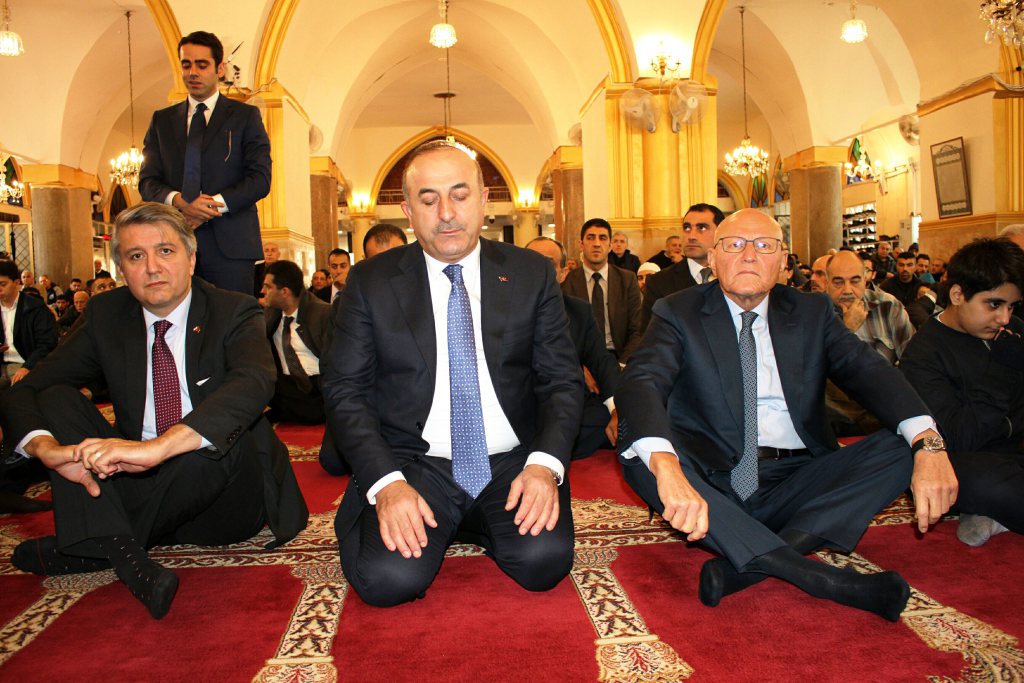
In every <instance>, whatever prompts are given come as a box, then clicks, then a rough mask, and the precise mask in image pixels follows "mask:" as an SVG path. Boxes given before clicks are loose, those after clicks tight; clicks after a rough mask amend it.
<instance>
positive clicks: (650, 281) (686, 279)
mask: <svg viewBox="0 0 1024 683" xmlns="http://www.w3.org/2000/svg"><path fill="white" fill-rule="evenodd" d="M696 284H700V283H698V282H697V281H696V280H694V279H693V275H692V274H691V273H690V264H689V259H685V258H684V259H683V260H682V261H680V262H679V263H673V264H672V265H671V266H669V267H668V268H666V269H665V270H662V271H660V272H657V273H654V274H653V275H648V276H647V281H646V282H645V283H644V310H643V326H644V329H645V330H646V329H647V326H648V325H650V324H651V309H652V308H654V302H655V301H657V300H658V299H661V298H662V297H666V296H668V295H669V294H675V293H676V292H681V291H683V290H684V289H689V288H690V287H693V286H694V285H696Z"/></svg>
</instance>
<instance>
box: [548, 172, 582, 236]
mask: <svg viewBox="0 0 1024 683" xmlns="http://www.w3.org/2000/svg"><path fill="white" fill-rule="evenodd" d="M551 187H552V189H553V191H554V195H555V202H554V219H555V221H554V222H555V237H556V238H557V239H558V241H559V242H561V243H562V244H564V245H565V248H566V250H567V251H568V252H569V253H570V255H574V254H576V253H577V252H578V251H579V246H578V245H579V234H580V227H582V225H583V221H584V220H585V219H584V217H583V169H582V168H556V169H554V170H552V171H551ZM570 245H575V246H570Z"/></svg>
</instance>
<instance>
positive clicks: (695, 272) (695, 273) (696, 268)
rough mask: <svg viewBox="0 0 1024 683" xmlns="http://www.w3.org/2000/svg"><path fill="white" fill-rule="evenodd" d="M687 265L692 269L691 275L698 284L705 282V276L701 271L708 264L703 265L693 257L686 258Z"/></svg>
mask: <svg viewBox="0 0 1024 683" xmlns="http://www.w3.org/2000/svg"><path fill="white" fill-rule="evenodd" d="M686 266H687V267H688V268H689V269H690V277H692V278H693V280H694V282H696V283H697V284H698V285H699V284H702V283H703V282H704V276H703V275H701V272H700V271H702V270H704V268H705V267H706V266H702V265H701V264H699V263H697V262H696V261H694V260H693V259H692V258H688V259H686Z"/></svg>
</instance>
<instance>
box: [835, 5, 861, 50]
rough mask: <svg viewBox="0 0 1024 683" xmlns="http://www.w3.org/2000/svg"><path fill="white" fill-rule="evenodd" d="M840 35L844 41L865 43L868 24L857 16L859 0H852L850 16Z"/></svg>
mask: <svg viewBox="0 0 1024 683" xmlns="http://www.w3.org/2000/svg"><path fill="white" fill-rule="evenodd" d="M839 37H840V38H841V39H842V40H843V42H844V43H850V44H851V45H853V44H855V43H863V42H864V39H865V38H867V37H868V25H867V24H865V23H864V22H863V21H861V20H860V19H858V18H857V0H850V18H849V19H847V20H846V21H845V22H843V30H842V32H841V33H840V34H839Z"/></svg>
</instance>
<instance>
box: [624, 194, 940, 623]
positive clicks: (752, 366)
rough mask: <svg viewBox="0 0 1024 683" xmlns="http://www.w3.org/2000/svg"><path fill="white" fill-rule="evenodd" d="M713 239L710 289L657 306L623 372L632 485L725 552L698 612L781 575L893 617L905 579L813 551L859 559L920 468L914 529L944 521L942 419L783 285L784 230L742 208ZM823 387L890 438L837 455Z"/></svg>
mask: <svg viewBox="0 0 1024 683" xmlns="http://www.w3.org/2000/svg"><path fill="white" fill-rule="evenodd" d="M715 237H716V240H715V247H714V249H713V250H712V251H711V252H710V253H709V262H710V263H711V267H712V268H713V269H714V272H715V275H716V277H717V282H711V283H708V284H704V285H700V286H697V287H691V288H690V289H688V290H686V291H684V292H681V293H679V294H677V295H675V296H673V297H669V298H665V299H662V300H661V301H659V302H658V303H657V304H655V306H654V317H653V319H652V320H651V325H650V327H649V328H648V330H647V334H646V335H645V336H644V340H643V342H642V343H641V345H640V347H639V348H638V349H637V351H636V353H635V354H634V355H633V357H632V358H631V359H630V362H629V364H628V365H627V366H626V371H625V374H624V375H623V378H622V383H621V384H620V386H619V390H618V393H617V394H616V408H617V410H618V412H619V442H618V445H619V448H620V449H621V455H622V459H623V470H624V474H625V478H626V481H627V482H629V484H630V485H631V486H632V487H633V488H634V489H635V490H636V491H637V493H639V494H640V495H641V496H642V497H643V498H644V500H646V501H647V502H648V504H649V505H651V506H652V507H653V508H654V509H655V510H657V511H659V512H661V514H662V516H663V517H664V518H665V520H666V521H668V522H669V524H671V525H672V526H673V527H674V528H676V529H678V530H680V531H682V532H683V533H685V534H687V537H688V538H689V540H691V541H701V542H703V543H704V544H705V545H706V546H708V547H709V548H710V549H712V550H714V551H715V552H717V553H719V554H721V555H722V556H723V557H721V558H716V559H712V560H709V561H708V562H706V563H705V564H704V566H703V568H702V570H701V576H700V592H699V595H700V599H701V601H702V602H703V603H704V604H705V605H708V606H711V607H713V606H715V605H717V604H718V602H719V601H720V600H721V599H722V598H723V597H724V596H726V595H729V594H731V593H734V592H736V591H739V590H743V589H744V588H747V587H748V586H751V585H753V584H755V583H757V582H758V581H760V580H761V579H763V578H765V577H766V576H773V577H776V578H780V579H782V580H784V581H787V582H789V583H792V584H794V585H796V586H797V587H799V588H801V589H802V590H804V591H806V592H807V593H809V594H811V595H814V596H815V597H819V598H826V599H829V600H833V601H835V602H838V603H840V604H844V605H848V606H851V607H856V608H859V609H863V610H867V611H870V612H872V613H875V614H878V615H880V616H882V617H884V618H886V619H889V620H891V621H896V620H897V619H898V618H899V615H900V613H901V611H902V610H903V607H904V606H905V604H906V602H907V598H908V597H909V595H910V589H909V587H908V586H907V583H906V582H905V581H904V580H903V579H902V577H900V576H899V575H898V574H896V573H895V572H883V573H880V574H872V575H868V576H865V575H861V574H857V573H854V572H843V571H839V570H837V569H835V568H834V567H831V566H828V565H825V564H822V563H820V562H814V561H812V560H810V559H808V558H806V557H804V556H805V555H806V554H808V553H811V552H813V551H814V550H817V549H818V548H821V547H825V546H828V547H832V548H839V549H841V550H844V551H847V552H849V551H851V550H853V548H854V547H855V546H856V545H857V542H858V540H859V539H860V537H861V535H862V534H863V533H864V530H865V528H867V525H868V523H869V522H870V521H871V519H872V517H873V516H874V515H875V513H877V512H878V511H879V510H880V509H882V508H883V507H884V506H885V505H887V504H888V503H890V502H891V501H892V500H893V499H894V498H895V497H896V496H897V495H899V494H900V493H901V492H902V491H903V490H904V489H905V488H906V487H907V485H908V484H911V474H912V473H913V480H912V484H911V485H912V487H913V490H914V494H915V503H916V506H917V513H916V514H917V521H918V528H919V529H920V530H921V531H925V530H927V528H928V526H929V524H932V523H935V522H937V521H938V520H939V517H940V516H941V514H942V513H943V512H945V511H946V510H948V509H949V507H950V505H952V503H953V501H954V499H955V495H956V477H955V476H954V474H953V470H952V467H951V466H950V464H949V459H948V457H947V455H946V453H945V450H944V444H943V443H942V440H941V438H940V437H939V435H938V433H937V432H936V431H935V423H934V420H932V418H931V417H930V416H929V415H928V411H927V408H926V407H925V406H924V404H923V403H922V402H921V399H919V398H918V396H917V394H916V393H914V390H913V389H912V388H911V387H910V385H909V384H907V382H906V381H905V380H903V379H902V377H901V376H900V373H899V372H897V371H896V369H895V368H893V367H892V366H891V365H890V364H889V363H887V362H886V361H885V360H884V359H882V358H881V357H880V356H879V355H878V354H877V353H874V352H872V351H871V349H869V348H868V347H867V346H866V345H864V344H863V343H862V342H861V341H860V340H858V339H857V338H856V337H855V336H854V335H853V334H852V333H850V331H849V330H847V329H846V327H845V326H844V325H843V323H842V322H841V321H840V320H839V318H838V317H837V316H836V315H835V313H834V307H833V304H832V302H831V301H830V300H829V299H828V298H827V297H824V296H817V295H814V294H810V295H808V294H804V293H801V292H798V291H794V290H793V289H792V288H788V287H785V286H782V285H778V284H776V278H777V277H778V274H779V272H780V271H781V270H782V268H783V265H784V263H785V261H786V250H785V248H784V246H783V242H782V229H781V228H780V227H779V224H778V223H777V222H775V220H773V219H772V218H771V217H769V216H766V215H764V214H762V213H761V212H759V211H757V210H754V209H743V210H740V211H737V212H736V213H734V214H733V215H731V216H730V217H729V218H727V219H726V220H724V221H723V222H722V223H721V224H720V225H719V226H718V229H717V230H716V233H715ZM826 378H831V379H832V380H833V381H835V382H836V384H837V385H839V386H840V387H842V388H843V389H844V390H846V391H847V392H849V393H850V394H851V395H853V396H855V397H856V398H857V400H859V401H861V402H862V403H863V404H864V405H866V406H867V407H868V408H870V409H871V410H872V411H873V412H874V413H875V414H876V415H877V416H878V417H879V419H880V420H881V421H882V423H883V424H884V425H885V426H886V430H884V431H881V432H878V433H876V434H874V435H872V436H870V437H868V438H867V439H864V440H862V441H860V442H858V443H857V444H854V445H852V446H848V447H846V448H844V449H843V450H842V452H840V450H839V447H838V444H837V443H836V441H835V439H834V438H833V437H832V435H831V433H830V432H829V430H828V429H827V425H826V417H825V409H824V407H825V406H824V384H825V379H826ZM879 386H885V387H886V388H887V390H886V391H885V392H879V391H877V388H878V387H879ZM894 432H898V433H899V434H900V435H901V436H902V438H901V437H900V436H897V435H896V433H894ZM908 444H913V453H914V455H912V451H911V448H910V447H908Z"/></svg>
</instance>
